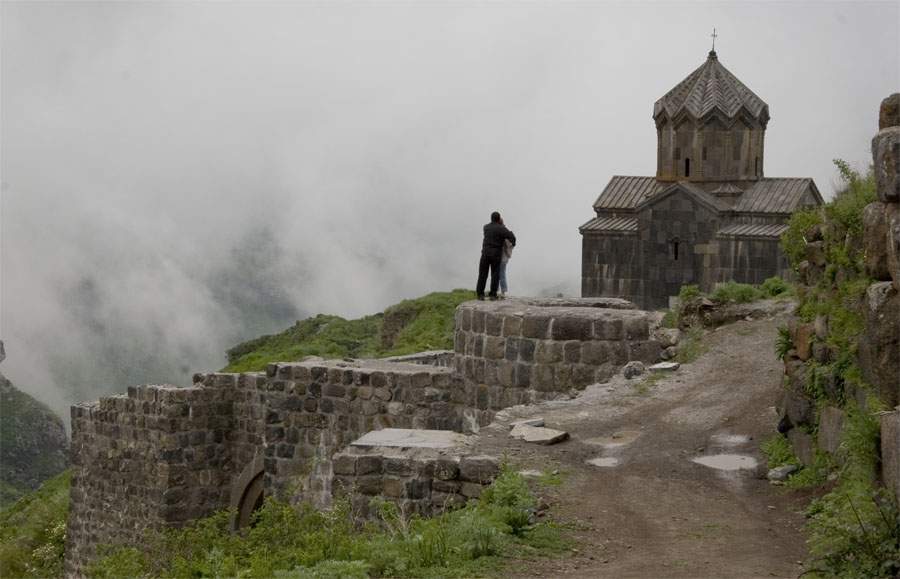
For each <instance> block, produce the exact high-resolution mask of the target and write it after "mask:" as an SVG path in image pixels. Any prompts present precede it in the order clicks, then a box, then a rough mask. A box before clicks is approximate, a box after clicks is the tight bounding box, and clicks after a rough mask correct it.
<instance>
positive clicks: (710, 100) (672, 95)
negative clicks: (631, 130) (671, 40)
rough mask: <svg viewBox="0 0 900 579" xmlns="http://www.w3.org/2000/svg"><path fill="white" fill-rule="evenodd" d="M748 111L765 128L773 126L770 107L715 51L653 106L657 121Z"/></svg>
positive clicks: (727, 114)
mask: <svg viewBox="0 0 900 579" xmlns="http://www.w3.org/2000/svg"><path fill="white" fill-rule="evenodd" d="M742 110H743V111H746V113H747V114H749V115H750V116H751V117H752V118H754V119H757V120H759V122H760V123H761V124H762V126H763V128H765V126H766V124H767V123H768V122H769V105H767V104H766V103H765V102H763V100H762V99H761V98H759V97H758V96H756V95H755V94H754V93H753V91H751V90H750V89H749V88H747V87H746V86H745V85H744V83H742V82H741V81H740V80H738V79H737V77H736V76H734V75H733V74H731V72H729V71H728V69H727V68H725V67H724V66H722V64H721V63H719V58H718V56H716V51H715V50H711V51H710V52H709V57H708V58H707V59H706V62H705V63H703V65H702V66H700V68H698V69H697V70H695V71H694V72H692V73H691V74H690V75H688V77H687V78H685V79H684V80H683V81H681V82H680V83H678V85H677V86H675V88H673V89H672V90H670V91H669V92H668V93H666V95H665V96H663V97H662V98H661V99H659V100H658V101H656V103H655V104H654V105H653V120H654V121H656V124H657V126H659V124H660V121H661V120H663V119H664V118H669V119H676V118H678V117H681V116H683V115H688V116H690V117H692V118H693V119H695V120H698V119H702V118H703V117H706V116H707V115H709V114H711V113H713V112H715V111H718V112H720V113H722V115H723V117H724V118H726V119H733V118H735V117H737V116H738V115H739V114H740V113H741V111H742Z"/></svg>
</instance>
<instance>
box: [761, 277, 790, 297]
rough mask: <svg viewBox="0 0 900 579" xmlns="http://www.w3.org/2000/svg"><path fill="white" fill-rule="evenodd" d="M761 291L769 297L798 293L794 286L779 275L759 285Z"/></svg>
mask: <svg viewBox="0 0 900 579" xmlns="http://www.w3.org/2000/svg"><path fill="white" fill-rule="evenodd" d="M759 291H760V293H762V295H763V296H764V297H769V298H774V297H777V296H790V295H796V291H794V286H793V285H791V284H789V283H788V282H786V281H784V280H783V279H781V278H780V277H777V276H776V277H770V278H768V279H767V280H765V281H764V282H763V284H762V285H761V286H759Z"/></svg>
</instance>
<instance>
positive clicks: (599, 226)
mask: <svg viewBox="0 0 900 579" xmlns="http://www.w3.org/2000/svg"><path fill="white" fill-rule="evenodd" d="M578 230H579V231H581V232H582V233H584V232H585V231H606V232H615V233H637V230H638V224H637V217H594V218H593V219H591V220H590V221H588V222H587V223H585V224H584V225H582V226H581V227H579V228H578Z"/></svg>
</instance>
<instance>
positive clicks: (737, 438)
mask: <svg viewBox="0 0 900 579" xmlns="http://www.w3.org/2000/svg"><path fill="white" fill-rule="evenodd" d="M712 441H713V442H714V443H716V444H721V445H722V446H738V445H740V444H744V443H745V442H749V441H750V437H749V436H747V435H745V434H714V435H713V436H712Z"/></svg>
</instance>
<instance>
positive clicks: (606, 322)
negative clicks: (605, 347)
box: [594, 317, 625, 341]
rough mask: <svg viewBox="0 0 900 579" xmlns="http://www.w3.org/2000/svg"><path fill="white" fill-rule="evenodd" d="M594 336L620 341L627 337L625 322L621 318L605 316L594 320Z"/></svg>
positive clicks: (599, 338) (600, 338)
mask: <svg viewBox="0 0 900 579" xmlns="http://www.w3.org/2000/svg"><path fill="white" fill-rule="evenodd" d="M594 338H595V339H597V340H609V341H618V340H622V339H624V338H625V324H624V322H623V321H622V319H621V318H612V317H604V318H601V319H599V320H594Z"/></svg>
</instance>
